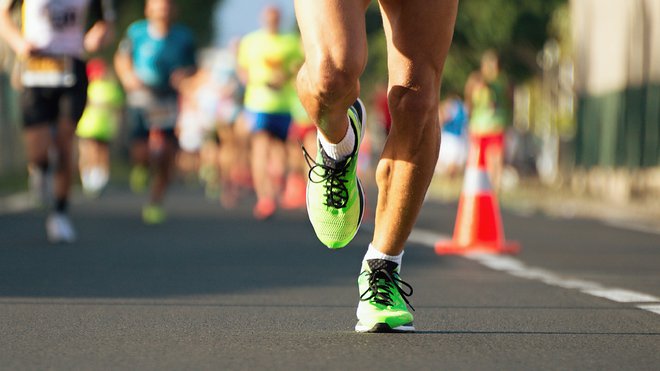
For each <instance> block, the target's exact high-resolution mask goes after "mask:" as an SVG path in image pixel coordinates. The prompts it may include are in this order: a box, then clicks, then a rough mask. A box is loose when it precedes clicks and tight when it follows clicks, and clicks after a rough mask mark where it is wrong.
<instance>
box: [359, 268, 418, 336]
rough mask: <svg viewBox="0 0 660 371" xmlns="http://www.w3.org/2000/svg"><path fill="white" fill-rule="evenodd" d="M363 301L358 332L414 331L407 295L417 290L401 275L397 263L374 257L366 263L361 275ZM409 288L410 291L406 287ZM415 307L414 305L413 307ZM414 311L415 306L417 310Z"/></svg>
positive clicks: (360, 286)
mask: <svg viewBox="0 0 660 371" xmlns="http://www.w3.org/2000/svg"><path fill="white" fill-rule="evenodd" d="M358 288H359V290H360V303H359V304H358V308H357V318H358V323H357V325H355V331H357V332H414V331H415V327H414V326H413V316H412V314H411V313H410V312H409V311H408V306H409V305H410V303H408V299H407V297H408V296H410V295H412V292H413V289H412V287H411V286H410V285H409V284H407V283H406V282H404V281H402V280H401V278H400V277H399V267H398V265H397V264H396V263H394V262H391V261H388V260H382V259H372V260H367V261H366V262H363V263H362V273H360V277H358ZM404 288H405V289H407V290H408V291H405V290H404ZM410 308H411V309H412V306H410ZM413 310H414V309H413Z"/></svg>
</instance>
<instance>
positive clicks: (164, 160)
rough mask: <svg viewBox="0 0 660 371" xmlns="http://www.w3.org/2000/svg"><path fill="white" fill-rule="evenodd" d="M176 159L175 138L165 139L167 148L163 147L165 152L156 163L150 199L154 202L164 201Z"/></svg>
mask: <svg viewBox="0 0 660 371" xmlns="http://www.w3.org/2000/svg"><path fill="white" fill-rule="evenodd" d="M175 159H176V143H175V141H174V139H172V138H167V139H166V140H165V148H163V152H162V153H161V154H160V155H159V156H158V157H157V159H156V163H155V167H156V173H155V174H154V182H153V184H152V186H151V199H150V201H151V203H152V204H161V203H162V202H163V199H164V198H165V192H166V191H167V186H168V185H169V184H170V181H171V179H172V171H173V169H174V162H175Z"/></svg>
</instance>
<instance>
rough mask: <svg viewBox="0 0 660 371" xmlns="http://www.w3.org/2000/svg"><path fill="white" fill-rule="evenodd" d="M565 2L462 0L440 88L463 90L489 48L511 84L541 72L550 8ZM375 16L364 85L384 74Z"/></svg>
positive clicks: (370, 23)
mask: <svg viewBox="0 0 660 371" xmlns="http://www.w3.org/2000/svg"><path fill="white" fill-rule="evenodd" d="M566 2H567V0H460V2H459V10H458V16H457V19H456V29H455V32H454V41H453V44H452V47H451V50H450V53H449V56H448V58H447V62H446V65H445V74H444V85H443V86H444V90H445V91H454V92H462V91H463V85H464V84H465V81H466V79H467V76H468V75H469V73H470V72H471V71H473V70H474V69H476V68H477V67H478V66H479V60H480V58H481V54H482V53H483V52H484V51H485V50H487V49H495V50H497V51H498V52H499V53H500V55H501V57H502V58H501V64H502V68H503V69H504V70H505V71H506V72H507V73H508V74H509V76H510V77H511V78H512V79H513V80H514V81H521V80H525V79H527V78H529V77H531V76H533V75H535V74H537V73H539V72H540V71H539V67H538V65H537V63H536V60H537V59H536V56H537V54H538V52H539V51H540V50H541V49H542V48H543V45H544V43H545V41H546V40H547V39H548V37H549V36H551V35H552V34H551V31H552V27H550V24H551V21H552V16H553V12H554V10H555V9H556V8H557V7H558V6H560V5H562V4H565V3H566ZM377 14H378V7H377V6H376V5H375V4H372V6H371V7H370V8H369V10H368V12H367V31H368V34H369V57H370V60H369V65H368V70H367V71H366V73H365V78H364V84H365V85H370V84H372V83H374V82H376V81H383V80H384V78H385V76H387V65H386V61H385V55H386V54H385V41H384V39H385V35H384V34H383V32H382V29H381V28H380V27H379V26H380V24H379V23H378V22H377V20H376V17H375V15H377ZM438 21H442V20H438ZM365 88H368V87H367V86H365Z"/></svg>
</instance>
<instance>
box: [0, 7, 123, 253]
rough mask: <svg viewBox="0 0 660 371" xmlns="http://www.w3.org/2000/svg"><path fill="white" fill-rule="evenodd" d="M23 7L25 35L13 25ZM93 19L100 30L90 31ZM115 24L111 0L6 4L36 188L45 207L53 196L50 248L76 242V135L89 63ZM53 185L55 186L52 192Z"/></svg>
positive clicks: (0, 20) (5, 24)
mask: <svg viewBox="0 0 660 371" xmlns="http://www.w3.org/2000/svg"><path fill="white" fill-rule="evenodd" d="M18 6H21V7H22V8H21V12H22V16H23V17H22V19H23V24H22V28H19V27H18V26H17V25H16V24H15V23H14V22H13V20H12V18H11V13H12V11H13V9H14V8H15V7H18ZM88 14H89V15H91V17H93V20H94V23H93V25H92V27H91V28H90V29H89V30H87V31H86V26H87V25H88ZM114 20H115V13H114V9H113V6H112V3H111V1H109V0H23V1H21V0H0V36H2V37H3V38H4V39H5V40H7V42H8V43H9V45H10V46H11V48H12V49H13V50H14V51H15V52H16V54H17V56H18V59H19V63H20V64H21V69H20V70H21V76H20V81H21V85H22V91H21V98H20V99H21V110H22V111H23V124H24V128H25V131H24V134H25V146H26V150H27V158H28V163H29V170H30V182H31V184H32V186H33V189H34V188H36V189H37V190H36V191H37V192H38V193H39V194H40V197H39V198H40V199H41V201H42V202H43V203H44V205H45V206H46V207H50V205H48V204H49V203H50V202H51V201H50V199H51V196H52V193H54V205H53V208H52V211H51V212H50V213H49V216H48V218H47V220H46V232H47V235H48V240H49V241H51V242H53V243H56V242H73V241H74V240H75V239H76V232H75V230H74V228H73V224H72V223H71V220H70V218H69V216H68V206H69V196H70V189H71V182H72V180H73V179H72V176H73V167H74V165H73V138H74V132H75V130H76V124H77V123H78V120H79V119H80V117H81V115H82V113H83V110H84V109H85V102H86V100H87V75H86V71H85V62H84V61H83V55H84V54H85V53H86V52H88V53H94V52H96V51H98V50H99V49H100V48H101V46H102V45H104V44H106V43H107V42H108V41H109V40H108V39H109V35H110V33H111V28H112V26H113V24H114ZM53 175H54V179H53V181H51V180H50V178H51V176H53ZM50 183H54V184H52V190H51V189H50V188H51V184H50Z"/></svg>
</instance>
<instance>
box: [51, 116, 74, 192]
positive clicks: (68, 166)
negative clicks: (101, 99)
mask: <svg viewBox="0 0 660 371" xmlns="http://www.w3.org/2000/svg"><path fill="white" fill-rule="evenodd" d="M75 131H76V129H75V125H74V124H73V123H72V122H70V121H66V120H63V121H61V122H60V123H59V125H58V127H57V135H56V137H55V147H56V149H57V155H58V164H57V169H56V171H55V189H54V191H55V199H56V200H67V199H68V198H69V193H70V190H71V183H72V182H73V168H74V166H73V141H74V133H75Z"/></svg>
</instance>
